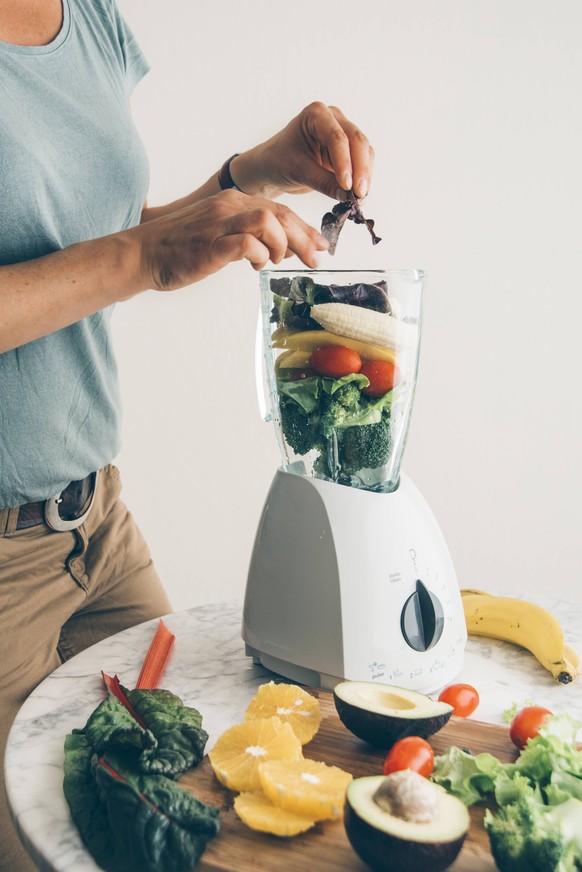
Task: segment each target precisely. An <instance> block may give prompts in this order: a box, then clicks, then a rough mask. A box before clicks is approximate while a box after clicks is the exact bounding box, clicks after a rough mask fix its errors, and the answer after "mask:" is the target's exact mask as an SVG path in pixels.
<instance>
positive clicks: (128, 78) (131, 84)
mask: <svg viewBox="0 0 582 872" xmlns="http://www.w3.org/2000/svg"><path fill="white" fill-rule="evenodd" d="M113 15H114V20H115V27H116V30H117V37H118V39H119V47H120V49H121V54H122V57H123V62H124V65H125V89H126V92H127V96H128V98H129V97H130V96H131V94H132V91H133V89H134V88H135V86H136V85H137V83H138V82H139V81H140V80H141V79H142V78H143V77H144V76H145V74H146V73H147V72H148V70H149V69H150V65H149V63H148V61H147V58H146V56H145V55H144V53H143V51H142V50H141V48H140V45H139V43H138V41H137V39H136V38H135V36H134V34H133V32H132V30H131V28H130V27H129V25H128V24H127V22H126V21H125V19H124V18H123V16H122V15H121V13H120V11H119V9H118V8H117V3H116V2H115V0H113Z"/></svg>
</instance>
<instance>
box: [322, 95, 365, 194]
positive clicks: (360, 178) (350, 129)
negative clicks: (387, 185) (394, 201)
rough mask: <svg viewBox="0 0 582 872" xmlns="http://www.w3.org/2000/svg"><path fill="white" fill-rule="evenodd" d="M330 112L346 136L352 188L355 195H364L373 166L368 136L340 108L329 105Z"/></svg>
mask: <svg viewBox="0 0 582 872" xmlns="http://www.w3.org/2000/svg"><path fill="white" fill-rule="evenodd" d="M329 109H330V112H331V113H332V114H333V115H334V117H335V118H336V120H337V122H338V124H339V125H340V126H341V128H342V129H343V131H344V133H345V134H346V136H347V139H348V142H349V146H350V157H351V163H352V189H353V191H354V194H355V195H356V197H365V196H366V194H367V193H368V191H369V189H370V180H371V178H372V171H373V168H374V149H373V148H372V146H371V145H370V143H369V142H368V137H367V136H366V135H365V134H364V133H363V132H362V131H361V130H360V128H359V127H357V126H356V125H355V124H353V122H351V121H350V120H349V119H348V118H346V116H345V115H344V113H343V112H342V111H341V109H338V108H337V106H330V107H329Z"/></svg>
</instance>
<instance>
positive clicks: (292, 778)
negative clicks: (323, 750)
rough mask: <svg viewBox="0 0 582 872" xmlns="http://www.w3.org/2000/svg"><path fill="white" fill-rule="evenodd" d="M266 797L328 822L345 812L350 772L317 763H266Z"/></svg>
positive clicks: (262, 774)
mask: <svg viewBox="0 0 582 872" xmlns="http://www.w3.org/2000/svg"><path fill="white" fill-rule="evenodd" d="M258 772H259V779H260V783H261V787H262V790H263V793H264V794H265V796H266V797H267V798H268V799H270V800H271V802H272V803H273V804H274V805H278V806H280V807H281V808H284V809H285V810H286V811H290V812H293V813H294V814H300V815H303V816H304V817H309V818H314V819H315V820H324V819H326V818H338V817H340V816H341V814H342V813H343V808H344V803H345V798H346V790H347V788H348V784H349V783H350V781H351V780H352V776H351V775H350V773H349V772H344V770H343V769H339V768H338V767H337V766H328V765H327V764H326V763H321V762H318V761H316V760H305V759H302V760H298V761H288V760H286V761H278V760H273V761H268V762H267V761H266V762H264V763H261V764H260V765H259V767H258Z"/></svg>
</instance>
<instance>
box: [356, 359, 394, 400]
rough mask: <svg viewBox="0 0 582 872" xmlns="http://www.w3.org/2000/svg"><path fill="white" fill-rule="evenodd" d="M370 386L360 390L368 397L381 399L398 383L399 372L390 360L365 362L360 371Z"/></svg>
mask: <svg viewBox="0 0 582 872" xmlns="http://www.w3.org/2000/svg"><path fill="white" fill-rule="evenodd" d="M360 372H361V373H362V375H365V376H366V378H367V379H368V380H369V382H370V384H369V385H368V387H367V388H362V393H363V394H366V395H367V396H368V397H383V396H384V394H387V393H388V391H391V390H392V388H393V387H394V385H397V384H398V382H399V381H400V371H399V370H398V368H397V367H396V365H395V364H394V363H392V361H391V360H367V361H366V363H364V364H362V368H361V370H360Z"/></svg>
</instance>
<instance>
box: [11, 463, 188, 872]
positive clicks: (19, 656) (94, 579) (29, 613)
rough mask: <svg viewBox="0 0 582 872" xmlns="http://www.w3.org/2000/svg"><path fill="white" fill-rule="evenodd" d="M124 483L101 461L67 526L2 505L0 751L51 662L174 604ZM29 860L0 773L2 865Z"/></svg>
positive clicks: (24, 870) (28, 864)
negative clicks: (87, 508)
mask: <svg viewBox="0 0 582 872" xmlns="http://www.w3.org/2000/svg"><path fill="white" fill-rule="evenodd" d="M120 490H121V484H120V481H119V472H118V470H117V469H116V468H115V467H114V466H107V467H105V469H104V470H103V471H102V473H101V476H100V479H99V483H98V488H97V494H96V496H95V501H94V504H93V508H92V510H91V513H90V514H89V517H88V518H87V520H86V521H85V522H84V523H83V524H82V525H81V526H80V527H78V528H77V530H73V531H70V532H65V533H60V532H55V531H53V530H51V529H50V528H49V527H47V526H45V525H44V524H39V525H38V526H36V527H29V528H28V529H23V530H16V531H15V532H13V533H10V532H8V533H6V527H7V526H8V530H10V525H7V523H6V519H7V515H8V510H6V509H5V510H0V760H3V759H4V748H5V744H6V737H7V734H8V731H9V729H10V725H11V723H12V721H13V719H14V717H15V715H16V713H17V711H18V709H19V707H20V706H21V705H22V702H23V701H24V700H25V698H26V697H27V696H28V695H29V693H30V692H31V691H32V690H33V689H34V688H35V687H36V685H37V684H39V683H40V682H41V681H42V680H43V679H44V678H45V677H46V676H47V675H48V674H49V673H50V672H52V671H53V670H54V669H56V668H57V666H59V665H60V664H61V663H62V662H63V661H65V660H68V659H69V658H70V657H72V656H74V655H75V654H77V653H78V652H79V651H82V650H83V649H84V648H87V647H89V645H93V644H94V643H95V642H99V641H100V640H101V639H104V638H105V637H106V636H110V635H112V634H113V633H117V632H119V631H120V630H124V629H126V628H127V627H131V626H133V625H135V624H139V623H141V622H142V621H146V620H149V619H151V618H155V617H159V616H161V615H164V614H168V612H170V611H171V610H172V609H171V606H170V603H169V601H168V598H167V597H166V594H165V593H164V590H163V588H162V586H161V583H160V580H159V578H158V576H157V573H156V570H155V569H154V566H153V564H152V560H151V557H150V554H149V550H148V547H147V545H146V543H145V541H144V539H143V537H142V535H141V533H140V532H139V530H138V528H137V527H136V524H135V522H134V520H133V518H132V516H131V515H130V513H129V512H128V510H127V508H126V507H125V506H124V504H123V503H122V502H121V500H119V492H120ZM82 726H83V724H79V727H82ZM64 741H65V737H64V736H63V742H64ZM35 868H36V867H35V866H34V864H33V863H32V861H31V860H30V859H29V858H28V855H27V854H26V853H25V851H24V849H23V848H22V846H21V844H20V840H19V839H18V836H17V835H16V832H15V830H14V828H13V826H12V823H11V821H10V817H9V812H8V809H7V805H6V795H5V788H4V777H3V776H2V778H1V779H0V872H30V870H33V869H35Z"/></svg>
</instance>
